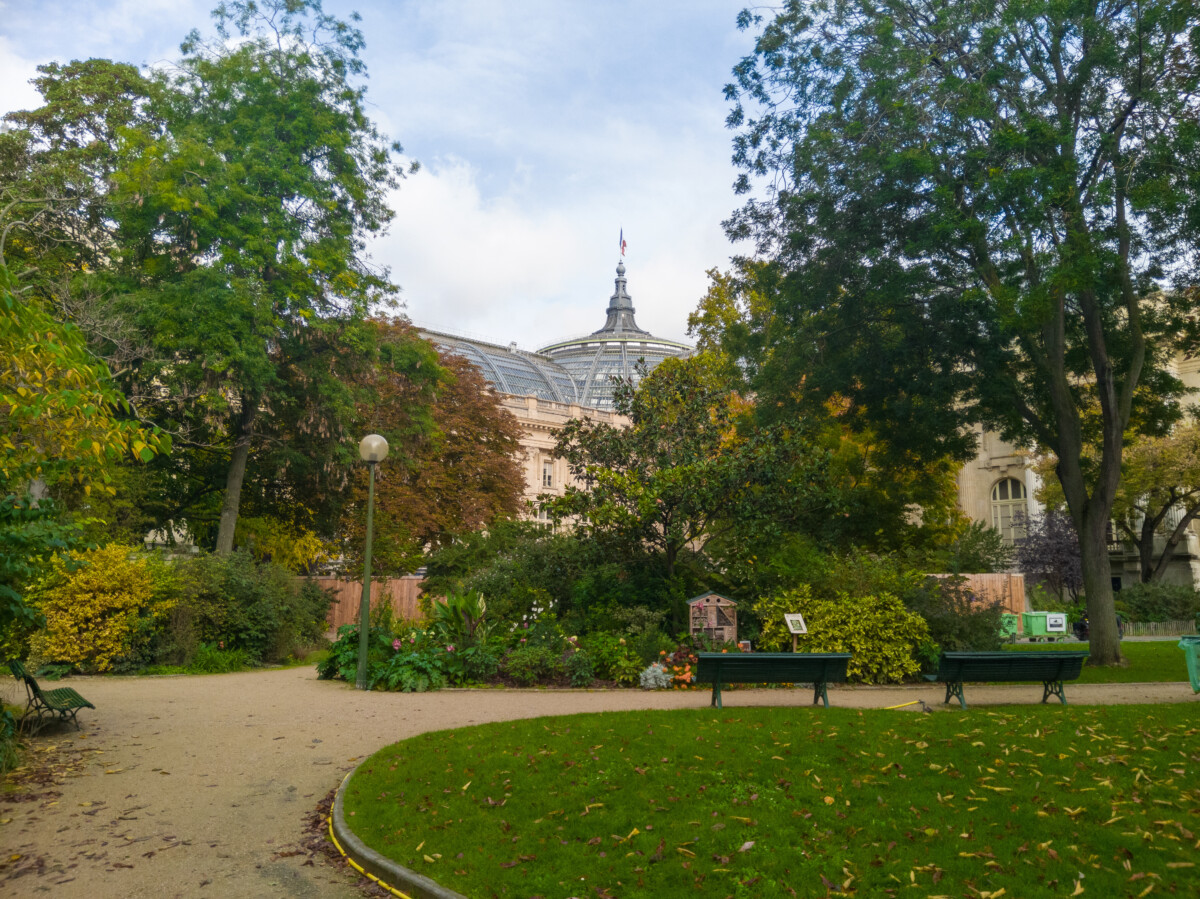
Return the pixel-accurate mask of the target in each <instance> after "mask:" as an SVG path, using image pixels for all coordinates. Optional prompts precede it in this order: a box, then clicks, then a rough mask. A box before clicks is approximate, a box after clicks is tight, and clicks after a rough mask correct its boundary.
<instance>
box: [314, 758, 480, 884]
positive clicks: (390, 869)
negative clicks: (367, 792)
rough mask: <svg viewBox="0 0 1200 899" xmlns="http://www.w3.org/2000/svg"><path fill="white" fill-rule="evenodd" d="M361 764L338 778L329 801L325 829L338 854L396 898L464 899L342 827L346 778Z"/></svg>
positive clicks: (347, 780) (344, 823)
mask: <svg viewBox="0 0 1200 899" xmlns="http://www.w3.org/2000/svg"><path fill="white" fill-rule="evenodd" d="M364 764H366V762H362V763H360V765H358V766H356V767H355V768H354V770H353V771H351V772H350V773H349V774H347V775H346V776H345V777H344V778H342V783H341V785H340V786H339V787H338V789H337V793H336V794H335V795H334V797H333V809H332V812H331V814H330V822H329V826H330V831H331V833H332V836H333V838H334V841H335V845H336V846H337V848H338V850H339V851H340V852H341V853H342V855H344V856H345V857H346V859H347V860H348V861H349V862H350V863H351V864H352V865H353V866H354V867H355V868H357V869H358V870H359V871H361V872H362V873H363V874H365V875H367V876H368V877H370V878H371V879H372V880H375V881H377V882H378V883H379V884H380V885H381V886H383V887H385V888H387V889H390V890H391V891H392V892H393V893H396V894H397V895H401V896H411V897H413V899H466V897H465V896H463V895H462V894H461V893H456V892H454V890H451V889H448V888H446V887H444V886H442V885H441V884H439V883H437V882H436V881H434V880H432V879H430V878H428V877H426V876H425V875H424V874H418V873H417V872H416V871H413V870H411V869H409V868H406V867H404V866H403V865H398V864H396V863H395V862H394V861H392V860H391V859H388V858H384V856H382V855H380V854H379V853H378V852H376V851H375V850H374V849H372V848H371V847H369V846H368V845H367V844H366V843H364V842H363V841H362V840H360V839H359V838H358V837H357V836H356V835H355V834H354V832H353V831H351V830H350V828H349V827H348V826H347V824H346V818H345V808H344V805H343V802H342V797H343V794H344V793H345V792H346V785H347V784H349V783H350V778H352V777H353V776H354V774H355V772H357V771H358V769H359V768H360V767H361V766H362V765H364ZM401 891H403V892H401Z"/></svg>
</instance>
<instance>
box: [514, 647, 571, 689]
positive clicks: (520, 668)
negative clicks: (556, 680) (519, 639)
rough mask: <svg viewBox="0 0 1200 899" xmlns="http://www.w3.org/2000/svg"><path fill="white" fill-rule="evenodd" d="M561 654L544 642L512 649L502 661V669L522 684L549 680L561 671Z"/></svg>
mask: <svg viewBox="0 0 1200 899" xmlns="http://www.w3.org/2000/svg"><path fill="white" fill-rule="evenodd" d="M561 669H562V662H561V660H560V658H559V654H558V653H557V652H555V651H554V650H552V649H551V648H550V647H549V646H546V645H545V644H542V643H535V644H527V645H525V646H519V647H517V648H516V649H510V650H509V651H508V654H507V655H506V656H505V657H504V661H503V662H501V663H500V671H501V672H502V673H503V674H504V675H505V676H507V677H510V678H512V679H513V680H514V681H516V682H517V683H518V684H520V685H522V686H526V687H528V686H531V685H532V684H535V683H538V682H539V681H544V680H548V679H550V678H552V677H554V676H556V675H557V674H559V673H560V672H561Z"/></svg>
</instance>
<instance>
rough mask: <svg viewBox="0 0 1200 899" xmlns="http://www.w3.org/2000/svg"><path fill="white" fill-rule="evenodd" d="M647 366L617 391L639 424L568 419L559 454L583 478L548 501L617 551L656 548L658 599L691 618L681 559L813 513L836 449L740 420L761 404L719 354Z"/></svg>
mask: <svg viewBox="0 0 1200 899" xmlns="http://www.w3.org/2000/svg"><path fill="white" fill-rule="evenodd" d="M639 374H640V377H641V380H640V383H638V385H637V387H636V388H635V387H634V385H633V380H632V379H630V380H626V381H624V382H622V383H621V384H619V385H618V386H617V389H616V391H615V395H614V402H615V404H616V409H617V411H618V412H619V413H621V414H622V415H625V416H627V417H628V418H629V419H630V425H629V427H626V428H617V427H614V426H612V425H608V424H605V423H596V422H592V421H591V420H588V419H574V420H572V421H570V422H568V423H567V424H566V425H565V426H564V427H563V428H562V429H560V431H559V432H558V443H557V445H556V448H555V452H556V454H557V455H559V456H560V457H561V458H563V459H565V460H566V461H567V464H568V466H569V468H570V471H571V474H572V477H573V478H574V479H575V481H576V482H577V483H576V484H573V485H569V486H568V487H567V490H566V493H565V495H563V496H560V497H546V498H544V506H545V508H547V509H548V510H549V511H550V513H551V514H552V515H553V516H554V517H555V518H556V519H560V520H561V519H570V520H571V521H572V522H573V526H574V528H575V529H576V531H577V532H578V533H579V534H580V535H581V536H582V537H583V538H584V539H585V540H590V541H595V542H597V543H598V544H601V545H602V546H604V547H607V548H609V550H610V553H611V555H612V557H613V558H621V557H626V558H632V557H637V556H642V555H645V556H647V557H648V561H649V562H650V563H651V564H652V565H653V566H654V567H655V568H656V569H657V570H658V571H659V572H660V573H661V578H662V581H663V586H664V589H663V590H662V591H661V593H660V594H659V596H658V597H656V599H657V603H656V605H658V606H659V607H662V608H665V609H667V610H668V611H669V612H670V614H671V616H672V620H673V623H674V625H675V626H676V627H682V626H683V623H684V611H685V610H684V608H683V601H684V599H685V598H686V589H685V588H683V587H682V585H679V584H677V583H676V581H677V568H678V567H679V565H680V564H681V563H683V562H684V561H685V560H689V559H690V560H691V561H692V562H693V563H694V564H696V565H698V566H699V567H701V568H707V567H710V560H709V558H708V556H707V554H706V548H707V546H708V544H709V542H710V541H711V540H713V539H714V538H716V537H718V536H720V537H722V538H723V539H724V540H725V541H726V542H727V543H732V544H734V545H738V546H740V545H742V544H744V543H749V542H753V541H755V540H758V539H761V538H762V535H763V534H764V533H771V532H776V531H778V530H779V529H780V528H783V527H785V526H786V525H787V524H789V523H794V522H796V521H798V520H813V518H814V517H815V515H816V513H817V512H818V511H822V510H825V509H826V508H827V507H828V505H829V497H828V495H827V491H826V490H825V488H824V462H825V456H824V453H822V452H820V451H814V449H813V448H812V447H811V446H810V445H809V444H808V443H806V441H805V439H804V435H803V433H802V431H801V429H800V428H798V427H795V426H787V427H779V428H774V429H768V428H750V429H748V430H746V431H745V432H744V433H743V432H742V431H741V430H739V428H738V425H739V423H740V422H741V421H742V420H743V419H745V418H746V412H747V410H748V408H749V407H748V404H747V403H746V402H745V401H744V400H742V399H741V398H740V397H739V396H738V394H737V386H738V380H737V375H736V371H735V369H733V367H731V366H730V365H729V364H728V362H726V361H725V360H723V359H722V358H720V357H718V356H716V355H712V354H701V355H697V356H693V357H689V358H687V359H667V360H665V361H664V362H662V363H661V364H660V365H659V366H657V367H656V368H655V369H654V370H653V371H650V372H647V371H646V369H645V367H644V366H643V367H642V369H641V370H640V372H639Z"/></svg>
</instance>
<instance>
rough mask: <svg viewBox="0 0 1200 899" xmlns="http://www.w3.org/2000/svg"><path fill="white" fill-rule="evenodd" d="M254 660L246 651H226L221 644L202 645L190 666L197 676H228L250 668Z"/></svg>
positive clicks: (190, 669) (190, 670)
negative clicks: (227, 674)
mask: <svg viewBox="0 0 1200 899" xmlns="http://www.w3.org/2000/svg"><path fill="white" fill-rule="evenodd" d="M252 662H253V659H251V658H250V655H249V653H247V652H246V650H244V649H225V648H223V647H222V646H221V645H220V644H213V643H201V644H200V646H199V647H198V648H197V649H196V654H195V656H193V658H192V662H191V664H190V665H189V666H188V669H187V670H188V671H189V672H194V673H196V674H226V673H228V672H230V671H242V670H244V669H246V668H249V667H250V665H251V663H252Z"/></svg>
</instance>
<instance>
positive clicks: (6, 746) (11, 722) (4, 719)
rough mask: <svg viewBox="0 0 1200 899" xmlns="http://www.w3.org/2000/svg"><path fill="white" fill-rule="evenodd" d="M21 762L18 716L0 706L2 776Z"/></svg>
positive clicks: (0, 767) (0, 769)
mask: <svg viewBox="0 0 1200 899" xmlns="http://www.w3.org/2000/svg"><path fill="white" fill-rule="evenodd" d="M20 760H21V751H20V744H19V743H18V742H17V716H16V715H14V714H13V713H12V712H10V711H9V710H8V709H6V708H4V707H3V706H2V705H0V775H4V774H7V773H8V772H9V771H11V770H12V769H13V768H15V767H17V763H18V762H20Z"/></svg>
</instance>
